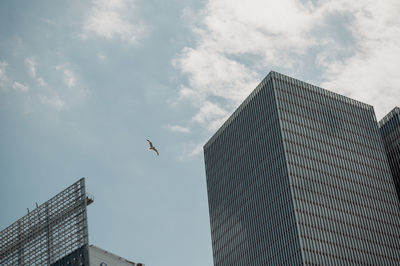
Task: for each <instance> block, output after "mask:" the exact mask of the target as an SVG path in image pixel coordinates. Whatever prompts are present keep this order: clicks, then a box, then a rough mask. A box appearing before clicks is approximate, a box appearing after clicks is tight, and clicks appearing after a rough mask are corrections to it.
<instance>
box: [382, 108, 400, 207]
mask: <svg viewBox="0 0 400 266" xmlns="http://www.w3.org/2000/svg"><path fill="white" fill-rule="evenodd" d="M379 128H380V133H381V136H382V139H383V142H384V144H385V149H386V154H387V157H388V161H389V165H390V170H391V172H392V176H393V181H394V183H395V186H396V190H397V196H398V198H399V201H400V108H399V107H395V108H394V109H393V110H392V111H390V112H389V113H388V114H387V115H386V116H385V117H384V118H382V120H381V121H379Z"/></svg>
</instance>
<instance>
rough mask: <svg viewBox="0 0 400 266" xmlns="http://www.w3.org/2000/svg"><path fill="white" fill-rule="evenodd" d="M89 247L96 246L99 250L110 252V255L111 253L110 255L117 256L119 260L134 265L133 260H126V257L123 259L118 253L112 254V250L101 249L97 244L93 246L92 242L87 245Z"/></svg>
mask: <svg viewBox="0 0 400 266" xmlns="http://www.w3.org/2000/svg"><path fill="white" fill-rule="evenodd" d="M89 248H96V249H98V250H100V251H101V252H103V253H107V254H110V255H112V256H114V257H116V258H118V259H119V260H121V261H124V262H127V263H130V264H132V265H136V263H135V262H133V261H130V260H127V259H125V258H123V257H121V256H118V255H116V254H114V253H112V252H110V251H107V250H105V249H102V248H100V247H98V246H95V245H93V244H90V245H89ZM89 252H90V251H89Z"/></svg>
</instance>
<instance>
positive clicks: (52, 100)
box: [39, 94, 67, 111]
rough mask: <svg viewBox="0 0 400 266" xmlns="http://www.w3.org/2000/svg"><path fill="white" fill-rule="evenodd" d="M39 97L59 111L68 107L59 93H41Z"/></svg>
mask: <svg viewBox="0 0 400 266" xmlns="http://www.w3.org/2000/svg"><path fill="white" fill-rule="evenodd" d="M39 99H40V101H41V102H42V103H43V104H46V105H49V106H51V107H53V108H54V109H56V110H58V111H60V110H63V109H65V108H66V107H67V105H66V104H65V102H64V101H63V100H62V99H61V98H60V96H58V94H55V95H53V96H46V95H41V96H39Z"/></svg>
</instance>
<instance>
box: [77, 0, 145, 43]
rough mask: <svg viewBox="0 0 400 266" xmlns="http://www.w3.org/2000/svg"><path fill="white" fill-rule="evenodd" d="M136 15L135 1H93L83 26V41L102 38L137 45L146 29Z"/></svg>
mask: <svg viewBox="0 0 400 266" xmlns="http://www.w3.org/2000/svg"><path fill="white" fill-rule="evenodd" d="M135 14H137V12H135V5H134V1H129V0H93V1H92V7H91V10H90V11H89V14H88V16H87V17H86V19H85V21H84V25H83V33H82V35H81V37H82V38H83V39H87V38H90V37H92V36H100V37H103V38H105V39H108V40H113V39H120V40H122V41H127V42H129V43H135V42H137V41H138V40H139V39H141V38H142V37H143V36H144V34H145V32H146V28H145V26H144V23H143V22H142V21H140V20H139V19H138V18H137V17H136V16H135Z"/></svg>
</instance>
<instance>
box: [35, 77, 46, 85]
mask: <svg viewBox="0 0 400 266" xmlns="http://www.w3.org/2000/svg"><path fill="white" fill-rule="evenodd" d="M37 82H38V83H39V85H40V86H41V87H47V83H46V81H45V80H44V79H43V78H42V77H39V78H38V79H37Z"/></svg>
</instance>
